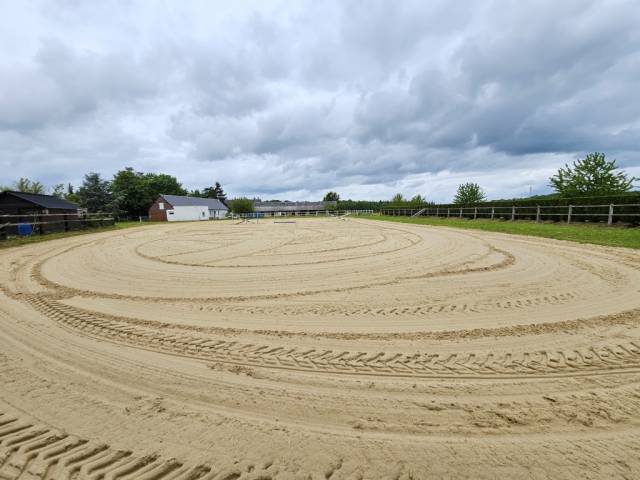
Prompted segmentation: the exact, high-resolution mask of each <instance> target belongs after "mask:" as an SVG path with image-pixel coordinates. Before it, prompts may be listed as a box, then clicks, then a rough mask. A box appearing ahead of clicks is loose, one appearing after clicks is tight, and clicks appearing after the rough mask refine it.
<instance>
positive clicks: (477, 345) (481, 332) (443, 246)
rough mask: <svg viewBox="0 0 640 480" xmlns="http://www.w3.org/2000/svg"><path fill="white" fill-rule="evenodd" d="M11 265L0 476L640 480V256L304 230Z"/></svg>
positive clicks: (53, 248) (402, 231)
mask: <svg viewBox="0 0 640 480" xmlns="http://www.w3.org/2000/svg"><path fill="white" fill-rule="evenodd" d="M0 263H1V264H2V273H0V275H1V277H0V281H1V284H2V291H3V294H2V301H1V303H0V305H1V306H2V309H1V310H0V315H1V316H2V318H0V320H1V321H2V322H3V323H2V324H3V326H4V327H6V328H3V330H2V332H1V333H0V346H1V347H2V350H0V351H1V352H2V353H1V354H0V368H1V370H0V372H1V373H0V380H2V385H3V386H4V387H6V388H3V391H2V393H0V400H1V401H2V402H3V403H2V404H0V478H63V477H62V476H61V475H63V474H64V475H67V474H69V475H72V474H73V472H80V473H82V475H85V477H86V478H93V477H92V475H94V476H96V478H99V477H100V475H102V474H104V475H107V474H111V475H112V476H113V478H158V479H160V478H162V479H164V478H254V477H255V478H296V476H300V478H307V477H308V476H309V475H311V476H312V477H313V475H316V476H318V478H334V479H335V478H358V475H360V476H362V477H364V478H393V477H395V478H411V475H413V478H424V476H427V475H438V474H439V473H440V474H441V473H442V472H452V474H453V475H454V476H457V477H464V476H469V477H474V478H477V477H478V476H486V477H487V478H494V477H495V476H500V474H501V473H500V472H502V473H505V472H507V473H506V474H509V475H511V476H529V475H531V474H532V472H534V473H535V472H537V473H538V474H539V475H540V476H544V475H547V474H551V473H553V471H554V468H555V467H554V465H556V466H557V465H563V466H565V467H566V468H567V469H566V472H567V475H566V476H567V477H568V478H571V477H578V476H581V475H583V474H584V473H585V469H586V470H588V471H589V473H590V474H592V475H593V476H599V474H602V476H607V475H608V474H616V475H623V474H627V473H628V472H629V471H631V472H633V471H635V469H637V468H638V464H637V460H634V459H637V458H638V455H637V453H638V452H637V447H638V443H639V442H638V430H637V428H638V421H639V420H640V416H639V411H640V402H639V401H638V398H640V389H639V388H638V376H639V372H640V341H639V335H638V333H639V326H640V322H639V320H640V313H639V312H640V287H639V285H640V258H639V256H638V254H637V253H636V252H634V251H629V250H624V249H608V248H602V247H593V246H584V245H578V244H573V243H568V242H556V241H549V240H542V239H535V238H529V237H513V236H507V235H500V234H490V233H485V232H473V233H471V232H468V231H461V230H455V229H444V228H430V227H423V226H412V225H405V224H396V223H388V222H377V221H365V220H356V219H347V220H339V219H312V220H307V219H305V220H297V221H296V222H295V223H275V222H272V221H259V222H257V223H243V224H233V223H231V222H219V223H200V224H179V225H176V224H164V225H157V226H153V227H145V228H140V229H132V230H128V231H122V232H111V233H104V234H95V235H89V236H81V237H76V238H71V239H65V240H60V241H52V242H45V243H43V244H39V245H32V246H29V247H23V248H19V249H12V250H7V251H5V252H3V253H2V254H0ZM3 405H4V406H3ZM3 418H4V419H5V422H4V423H3ZM3 425H4V426H3ZM18 427H20V428H18ZM22 427H24V428H22ZM65 431H69V432H71V433H72V434H73V435H72V436H69V434H66V433H64V432H65ZM3 432H4V433H3ZM103 444H104V446H102V445H103ZM604 445H606V448H605V447H604ZM2 449H4V450H2ZM382 451H384V452H386V453H385V454H384V455H383V454H381V452H382ZM29 452H31V453H29ZM47 452H49V453H47ZM51 452H54V453H51ZM81 452H84V454H81ZM76 453H77V455H76ZM47 455H49V456H47ZM74 455H76V456H77V457H78V458H79V460H77V461H75V462H73V461H71V460H72V459H73V458H75V457H74ZM504 456H509V458H512V459H513V460H512V461H511V462H510V463H509V464H508V469H506V470H505V469H504V463H503V462H501V461H500V458H502V457H504ZM101 459H102V460H101ZM594 459H595V460H594ZM591 461H593V462H596V463H593V464H590V463H589V462H591ZM47 462H48V463H47ZM596 465H597V466H596ZM92 466H93V467H92ZM94 467H95V468H94ZM92 468H93V470H92ZM30 469H31V470H32V471H33V472H36V471H42V472H44V473H41V474H40V477H37V476H36V477H33V475H35V473H33V472H32V473H29V471H30ZM38 469H40V470H38ZM7 472H8V473H7ZM118 472H120V473H118ZM145 472H150V473H148V475H147V473H145ZM3 475H4V477H3ZM27 475H32V476H31V477H28V476H27ZM57 475H60V477H58V476H57ZM118 475H119V476H118ZM144 475H147V476H146V477H145V476H144ZM154 475H155V476H154ZM225 475H227V476H225ZM534 476H535V475H534ZM85 477H78V478H85ZM100 478H101V477H100ZM110 478H111V477H110Z"/></svg>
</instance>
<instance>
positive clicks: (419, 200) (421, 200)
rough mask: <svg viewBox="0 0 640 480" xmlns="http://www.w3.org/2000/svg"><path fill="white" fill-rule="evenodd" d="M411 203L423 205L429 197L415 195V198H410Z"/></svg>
mask: <svg viewBox="0 0 640 480" xmlns="http://www.w3.org/2000/svg"><path fill="white" fill-rule="evenodd" d="M409 202H410V203H413V204H415V205H422V204H424V203H427V199H426V198H424V197H423V196H422V195H419V194H418V195H415V196H414V197H413V198H411V200H409Z"/></svg>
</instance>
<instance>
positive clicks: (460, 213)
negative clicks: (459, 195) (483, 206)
mask: <svg viewBox="0 0 640 480" xmlns="http://www.w3.org/2000/svg"><path fill="white" fill-rule="evenodd" d="M460 218H462V207H460Z"/></svg>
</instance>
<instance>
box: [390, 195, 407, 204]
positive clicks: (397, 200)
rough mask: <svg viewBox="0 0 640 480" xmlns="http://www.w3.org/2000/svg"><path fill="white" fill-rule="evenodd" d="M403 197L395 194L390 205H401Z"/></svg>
mask: <svg viewBox="0 0 640 480" xmlns="http://www.w3.org/2000/svg"><path fill="white" fill-rule="evenodd" d="M404 201H405V200H404V197H403V196H402V194H401V193H396V194H395V195H394V196H393V197H392V198H391V203H402V202H404Z"/></svg>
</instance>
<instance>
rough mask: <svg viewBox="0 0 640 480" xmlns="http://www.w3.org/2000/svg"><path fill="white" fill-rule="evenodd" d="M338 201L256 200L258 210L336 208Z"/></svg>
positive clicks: (255, 207) (284, 210) (306, 210)
mask: <svg viewBox="0 0 640 480" xmlns="http://www.w3.org/2000/svg"><path fill="white" fill-rule="evenodd" d="M337 204H338V202H289V201H285V202H262V201H256V202H254V209H255V211H256V212H264V213H267V212H313V211H318V210H327V209H331V208H335V207H336V205H337Z"/></svg>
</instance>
